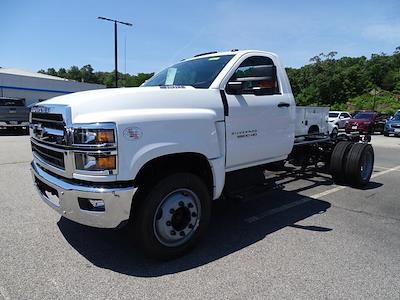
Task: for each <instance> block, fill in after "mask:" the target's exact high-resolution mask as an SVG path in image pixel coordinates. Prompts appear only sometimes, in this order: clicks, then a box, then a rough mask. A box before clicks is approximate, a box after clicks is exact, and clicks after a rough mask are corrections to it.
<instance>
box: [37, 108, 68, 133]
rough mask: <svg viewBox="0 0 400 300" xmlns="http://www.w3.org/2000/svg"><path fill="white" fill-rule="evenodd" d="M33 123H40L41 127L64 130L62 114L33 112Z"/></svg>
mask: <svg viewBox="0 0 400 300" xmlns="http://www.w3.org/2000/svg"><path fill="white" fill-rule="evenodd" d="M31 123H32V124H40V125H41V127H46V128H51V129H59V130H64V126H65V124H64V120H63V116H62V114H46V113H35V112H33V113H32V119H31Z"/></svg>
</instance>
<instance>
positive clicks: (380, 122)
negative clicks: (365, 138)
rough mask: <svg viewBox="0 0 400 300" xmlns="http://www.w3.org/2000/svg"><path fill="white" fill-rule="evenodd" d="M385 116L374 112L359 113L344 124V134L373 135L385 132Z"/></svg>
mask: <svg viewBox="0 0 400 300" xmlns="http://www.w3.org/2000/svg"><path fill="white" fill-rule="evenodd" d="M385 122H386V119H385V115H384V114H380V113H377V112H374V111H360V112H358V113H357V114H356V115H355V116H354V117H353V118H351V119H350V120H349V121H347V122H346V124H345V130H346V133H350V132H354V131H356V132H360V133H368V134H373V133H374V132H375V131H379V132H380V133H383V132H384V130H385Z"/></svg>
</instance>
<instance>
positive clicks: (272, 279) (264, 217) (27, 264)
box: [0, 135, 400, 300]
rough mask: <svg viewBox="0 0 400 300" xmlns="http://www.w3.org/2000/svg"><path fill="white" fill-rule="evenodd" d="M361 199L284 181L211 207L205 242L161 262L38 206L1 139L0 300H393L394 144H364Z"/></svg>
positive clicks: (308, 175) (293, 179) (398, 276)
mask: <svg viewBox="0 0 400 300" xmlns="http://www.w3.org/2000/svg"><path fill="white" fill-rule="evenodd" d="M372 142H373V145H374V149H375V156H376V157H375V169H374V174H373V178H372V179H371V183H370V185H369V186H368V187H367V188H365V189H364V190H356V189H353V188H349V187H338V186H335V185H332V182H331V180H330V177H329V176H328V175H326V174H323V173H314V172H312V171H307V172H305V173H299V172H295V171H291V172H290V174H289V175H288V176H285V177H282V178H280V177H279V174H271V176H278V177H276V179H277V180H278V183H281V184H283V189H276V190H270V191H268V192H265V193H260V194H259V195H256V196H254V197H253V198H252V199H247V200H246V201H240V202H232V201H231V202H228V201H223V202H221V203H219V204H217V205H216V206H215V210H214V212H213V218H212V224H211V226H210V228H209V231H208V234H207V236H206V238H205V239H204V240H203V241H202V242H201V243H200V244H199V245H198V247H197V248H196V249H195V250H194V251H193V252H191V253H190V254H189V255H187V256H185V257H183V258H181V259H177V260H174V261H170V262H156V261H152V260H149V259H146V258H144V257H143V256H142V255H141V254H140V253H138V252H137V251H136V249H135V246H134V245H132V244H131V243H130V241H129V238H128V237H127V234H128V232H127V231H125V230H103V229H96V228H90V227H85V226H82V225H79V224H75V223H73V222H70V221H68V220H66V219H64V218H61V217H60V216H59V215H58V214H57V213H56V212H54V211H53V210H51V209H50V208H49V207H48V206H47V205H45V204H44V203H42V202H41V200H40V199H39V197H38V195H37V194H36V191H35V190H34V188H33V185H32V180H31V176H30V172H29V162H30V160H31V154H30V145H29V138H28V137H27V136H0V299H1V300H3V299H55V298H63V299H72V298H85V299H110V298H119V299H139V298H159V299H164V298H185V299H187V298H190V299H192V298H195V299H200V298H213V299H216V298H219V299H226V298H229V299H243V298H255V299H267V298H296V299H300V298H303V299H310V298H318V299H320V298H329V299H337V298H340V299H344V298H345V299H350V298H351V299H354V298H359V299H361V298H370V299H399V298H400V138H394V137H383V136H380V135H374V136H373V141H372Z"/></svg>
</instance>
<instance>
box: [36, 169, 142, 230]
mask: <svg viewBox="0 0 400 300" xmlns="http://www.w3.org/2000/svg"><path fill="white" fill-rule="evenodd" d="M31 172H32V176H33V180H34V183H35V186H36V189H37V191H38V193H39V195H40V197H41V198H42V200H43V201H44V202H45V203H46V204H47V205H49V206H50V207H51V208H53V209H54V210H56V211H57V212H58V213H60V214H61V215H63V216H64V217H66V218H67V219H70V220H72V221H75V222H77V223H80V224H84V225H88V226H93V227H99V228H115V227H118V226H119V225H120V224H121V223H123V222H124V221H126V220H128V219H129V216H130V212H131V204H132V198H133V195H134V194H135V192H136V190H137V188H135V187H133V186H132V187H110V188H109V187H93V186H90V183H87V184H85V185H81V184H75V183H70V182H67V181H64V180H62V179H60V178H59V177H56V176H54V175H51V174H49V173H47V172H45V171H44V170H43V169H42V168H40V167H39V166H38V165H37V164H36V163H35V161H32V163H31ZM52 194H53V195H52ZM82 199H84V200H85V199H86V200H88V199H91V200H95V201H103V203H104V210H103V211H94V210H88V209H87V208H84V209H83V208H82V205H81V204H80V203H81V202H80V201H83V200H82Z"/></svg>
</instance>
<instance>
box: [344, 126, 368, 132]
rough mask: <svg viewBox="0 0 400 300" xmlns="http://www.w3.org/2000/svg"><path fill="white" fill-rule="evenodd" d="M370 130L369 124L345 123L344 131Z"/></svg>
mask: <svg viewBox="0 0 400 300" xmlns="http://www.w3.org/2000/svg"><path fill="white" fill-rule="evenodd" d="M370 130H371V126H369V125H351V126H349V125H346V126H345V131H346V132H369V131H370Z"/></svg>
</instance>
